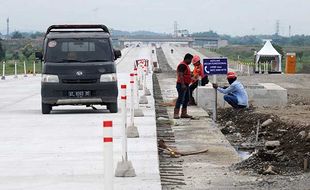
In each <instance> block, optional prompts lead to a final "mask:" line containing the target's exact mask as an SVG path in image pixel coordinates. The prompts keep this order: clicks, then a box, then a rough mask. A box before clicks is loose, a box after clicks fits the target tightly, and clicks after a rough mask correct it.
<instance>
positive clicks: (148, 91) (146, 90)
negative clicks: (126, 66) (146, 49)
mask: <svg viewBox="0 0 310 190" xmlns="http://www.w3.org/2000/svg"><path fill="white" fill-rule="evenodd" d="M147 70H148V67H147V66H145V67H144V81H143V82H144V84H143V89H144V96H150V95H151V92H150V90H149V89H148V88H147V85H146V76H147V75H148V74H147Z"/></svg>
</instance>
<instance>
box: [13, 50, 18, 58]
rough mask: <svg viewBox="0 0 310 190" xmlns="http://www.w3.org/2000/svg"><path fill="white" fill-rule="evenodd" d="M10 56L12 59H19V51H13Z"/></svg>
mask: <svg viewBox="0 0 310 190" xmlns="http://www.w3.org/2000/svg"><path fill="white" fill-rule="evenodd" d="M12 58H13V59H14V60H18V59H19V53H18V51H15V52H14V53H13V55H12Z"/></svg>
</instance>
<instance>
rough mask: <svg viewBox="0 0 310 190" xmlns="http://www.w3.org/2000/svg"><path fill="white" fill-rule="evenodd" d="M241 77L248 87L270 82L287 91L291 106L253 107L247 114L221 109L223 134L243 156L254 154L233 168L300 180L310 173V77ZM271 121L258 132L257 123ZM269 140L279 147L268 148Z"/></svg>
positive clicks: (220, 119)
mask: <svg viewBox="0 0 310 190" xmlns="http://www.w3.org/2000/svg"><path fill="white" fill-rule="evenodd" d="M238 78H239V80H240V81H241V82H242V83H243V84H245V85H247V84H257V83H266V82H268V83H275V84H278V85H280V86H281V87H283V88H286V89H287V92H288V105H287V106H285V107H262V108H253V107H250V108H249V109H247V110H244V111H236V110H234V109H230V108H228V109H221V110H219V123H220V127H221V131H222V132H223V133H224V134H225V135H226V137H227V139H228V140H229V141H230V143H231V144H232V145H233V146H234V147H236V148H237V149H239V151H240V153H243V154H244V153H245V154H250V155H251V157H250V158H248V159H245V160H244V161H242V162H240V163H238V164H236V165H234V166H232V168H233V169H237V170H242V171H247V172H250V173H253V174H258V175H278V176H296V177H297V178H299V177H300V176H301V175H302V174H303V173H304V172H309V161H310V75H307V74H298V75H285V74H282V75H252V76H239V77H238ZM268 119H269V120H272V122H271V123H270V124H269V125H267V126H265V127H259V129H258V127H257V126H258V122H260V124H262V123H263V122H264V121H266V120H268ZM257 129H258V130H257ZM257 131H258V133H257ZM257 134H258V135H257ZM256 136H257V137H258V138H257V137H256ZM256 138H257V141H256ZM267 141H279V145H277V146H274V147H266V146H265V145H266V142H267ZM305 162H307V163H308V169H307V171H304V167H305V166H304V164H305Z"/></svg>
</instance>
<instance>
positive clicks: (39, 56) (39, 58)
mask: <svg viewBox="0 0 310 190" xmlns="http://www.w3.org/2000/svg"><path fill="white" fill-rule="evenodd" d="M35 57H36V59H37V60H40V61H42V60H43V54H42V52H39V51H38V52H36V53H35Z"/></svg>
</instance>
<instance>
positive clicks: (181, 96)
mask: <svg viewBox="0 0 310 190" xmlns="http://www.w3.org/2000/svg"><path fill="white" fill-rule="evenodd" d="M192 59H193V55H191V54H189V53H187V54H186V55H185V57H184V60H183V61H182V62H181V63H180V64H179V65H178V67H177V84H176V88H177V91H178V99H177V101H176V104H175V107H174V116H173V118H174V119H179V118H180V115H179V114H180V108H181V105H182V112H181V118H192V116H190V115H188V114H187V105H188V101H189V84H190V83H191V70H190V68H189V65H190V64H191V62H192Z"/></svg>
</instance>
